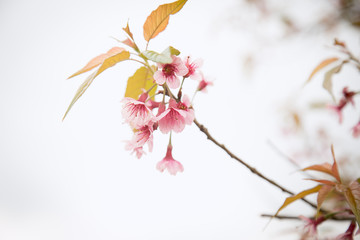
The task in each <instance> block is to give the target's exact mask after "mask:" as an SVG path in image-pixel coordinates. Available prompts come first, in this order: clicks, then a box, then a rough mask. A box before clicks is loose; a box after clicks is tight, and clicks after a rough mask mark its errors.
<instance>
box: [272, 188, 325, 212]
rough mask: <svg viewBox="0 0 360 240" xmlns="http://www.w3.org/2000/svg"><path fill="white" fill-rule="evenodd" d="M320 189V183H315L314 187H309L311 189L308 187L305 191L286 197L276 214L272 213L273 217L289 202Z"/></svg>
mask: <svg viewBox="0 0 360 240" xmlns="http://www.w3.org/2000/svg"><path fill="white" fill-rule="evenodd" d="M320 189H321V185H317V186H316V187H314V188H311V189H308V190H305V191H302V192H300V193H298V194H296V195H295V196H291V197H288V198H286V199H285V202H284V203H283V205H282V206H281V207H280V208H279V210H277V212H276V214H275V215H274V216H275V217H276V216H277V215H278V213H279V212H280V211H281V210H282V209H284V208H285V207H286V206H288V205H289V204H291V203H292V202H294V201H296V200H299V199H301V198H303V197H305V196H307V195H309V194H312V193H316V192H318V191H319V190H320Z"/></svg>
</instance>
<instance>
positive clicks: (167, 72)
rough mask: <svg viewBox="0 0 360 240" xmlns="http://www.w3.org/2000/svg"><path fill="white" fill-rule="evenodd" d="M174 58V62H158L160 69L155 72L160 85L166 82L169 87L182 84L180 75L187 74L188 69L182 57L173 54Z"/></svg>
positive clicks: (176, 86)
mask: <svg viewBox="0 0 360 240" xmlns="http://www.w3.org/2000/svg"><path fill="white" fill-rule="evenodd" d="M172 59H173V61H172V63H166V64H162V63H158V67H159V68H160V69H159V70H158V71H156V72H155V73H154V79H155V81H156V83H157V84H159V85H163V84H164V83H166V84H167V85H168V86H169V88H178V87H179V86H180V79H179V76H181V77H182V76H185V75H186V74H187V73H188V69H187V67H186V66H185V64H184V63H183V62H182V60H181V58H179V57H176V56H172Z"/></svg>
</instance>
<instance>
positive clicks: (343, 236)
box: [335, 221, 356, 240]
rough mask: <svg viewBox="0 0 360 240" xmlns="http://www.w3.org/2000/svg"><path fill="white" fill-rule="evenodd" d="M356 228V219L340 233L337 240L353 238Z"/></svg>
mask: <svg viewBox="0 0 360 240" xmlns="http://www.w3.org/2000/svg"><path fill="white" fill-rule="evenodd" d="M355 228H356V224H355V222H354V221H352V222H351V223H350V226H349V228H348V229H347V230H346V232H344V233H343V234H340V235H338V236H337V237H336V238H335V239H336V240H353V239H354V238H353V234H354V230H355Z"/></svg>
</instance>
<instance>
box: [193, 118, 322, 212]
mask: <svg viewBox="0 0 360 240" xmlns="http://www.w3.org/2000/svg"><path fill="white" fill-rule="evenodd" d="M194 123H195V124H196V126H197V127H198V128H199V129H200V131H201V132H203V133H204V134H205V135H206V136H207V138H208V139H209V140H210V141H212V142H213V143H215V144H216V145H217V146H218V147H220V148H221V149H223V150H224V151H225V152H226V153H227V154H228V155H229V156H230V157H231V158H233V159H235V160H237V161H238V162H239V163H241V164H242V165H244V166H245V167H246V168H247V169H249V170H250V171H251V172H252V173H254V174H256V175H257V176H259V177H260V178H262V179H264V180H265V181H267V182H268V183H270V184H272V185H273V186H275V187H277V188H279V189H280V190H281V191H283V192H286V193H288V194H290V195H295V194H294V193H293V192H291V191H289V190H288V189H286V188H284V187H283V186H280V185H279V184H277V183H276V182H275V181H273V180H271V179H269V178H267V177H265V176H264V175H263V174H262V173H260V172H259V171H258V170H256V169H255V168H254V167H252V166H250V165H249V164H247V163H246V162H244V161H243V160H241V159H240V158H239V157H237V156H236V155H235V154H233V153H232V152H230V150H229V149H227V148H226V147H225V145H224V144H221V143H219V142H218V141H216V140H215V139H214V138H213V137H212V136H211V135H210V133H209V131H208V130H207V128H206V127H204V125H202V124H200V123H199V122H198V121H197V120H196V119H194ZM301 200H303V201H304V202H306V203H307V204H309V205H310V206H311V207H313V208H315V209H317V206H316V205H315V204H313V203H312V202H309V201H308V200H306V199H304V198H301ZM320 211H321V212H324V213H326V211H325V210H323V209H320Z"/></svg>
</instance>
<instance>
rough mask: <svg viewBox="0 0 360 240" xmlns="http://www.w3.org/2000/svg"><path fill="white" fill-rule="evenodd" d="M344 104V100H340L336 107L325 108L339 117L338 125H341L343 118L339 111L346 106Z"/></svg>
mask: <svg viewBox="0 0 360 240" xmlns="http://www.w3.org/2000/svg"><path fill="white" fill-rule="evenodd" d="M346 104H347V101H346V99H344V98H342V99H340V102H339V105H337V106H333V105H328V106H327V108H329V109H331V110H333V111H335V113H336V114H337V115H338V116H339V123H342V120H343V117H342V112H341V111H342V110H343V108H344V107H345V106H346Z"/></svg>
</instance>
